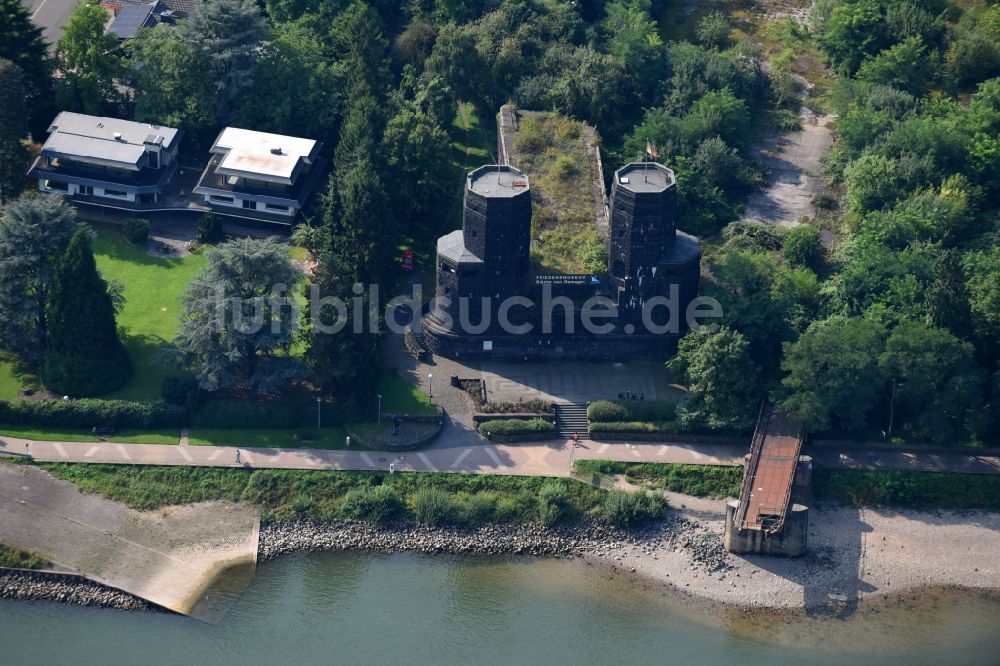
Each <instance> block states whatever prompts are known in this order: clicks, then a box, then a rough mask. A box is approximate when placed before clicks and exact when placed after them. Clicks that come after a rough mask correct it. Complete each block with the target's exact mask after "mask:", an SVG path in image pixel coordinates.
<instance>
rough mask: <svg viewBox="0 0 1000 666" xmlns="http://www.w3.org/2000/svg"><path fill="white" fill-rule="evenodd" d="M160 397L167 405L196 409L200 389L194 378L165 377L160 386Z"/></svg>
mask: <svg viewBox="0 0 1000 666" xmlns="http://www.w3.org/2000/svg"><path fill="white" fill-rule="evenodd" d="M160 397H161V398H163V401H164V402H166V403H167V404H169V405H177V406H179V407H187V408H188V409H191V410H195V409H198V405H199V404H200V403H201V389H199V388H198V380H197V379H195V378H194V377H167V378H166V379H164V380H163V383H162V384H160Z"/></svg>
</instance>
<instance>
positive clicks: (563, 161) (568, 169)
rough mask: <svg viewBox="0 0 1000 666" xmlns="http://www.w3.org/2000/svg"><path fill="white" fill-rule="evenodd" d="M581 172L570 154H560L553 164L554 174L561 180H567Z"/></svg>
mask: <svg viewBox="0 0 1000 666" xmlns="http://www.w3.org/2000/svg"><path fill="white" fill-rule="evenodd" d="M579 172H580V169H579V167H577V165H576V162H574V161H573V158H572V157H570V156H569V155H560V156H559V157H557V158H556V161H555V162H554V163H553V164H552V171H551V173H552V175H553V176H555V177H556V178H558V179H559V180H567V179H569V178H572V177H573V176H575V175H576V174H578V173H579Z"/></svg>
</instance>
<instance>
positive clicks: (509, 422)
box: [479, 418, 556, 435]
mask: <svg viewBox="0 0 1000 666" xmlns="http://www.w3.org/2000/svg"><path fill="white" fill-rule="evenodd" d="M555 430H556V427H555V425H554V424H553V423H551V422H550V421H546V420H545V419H541V418H533V419H495V420H493V421H483V422H482V423H480V424H479V431H480V432H482V433H489V434H492V435H535V434H537V435H549V434H552V433H553V432H555Z"/></svg>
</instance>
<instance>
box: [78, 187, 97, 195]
mask: <svg viewBox="0 0 1000 666" xmlns="http://www.w3.org/2000/svg"><path fill="white" fill-rule="evenodd" d="M78 188H79V191H80V194H85V195H87V196H90V195H92V194H93V193H94V188H93V186H92V185H79V186H78Z"/></svg>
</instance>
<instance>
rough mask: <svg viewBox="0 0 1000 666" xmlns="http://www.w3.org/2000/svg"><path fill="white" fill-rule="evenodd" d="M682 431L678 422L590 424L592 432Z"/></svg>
mask: <svg viewBox="0 0 1000 666" xmlns="http://www.w3.org/2000/svg"><path fill="white" fill-rule="evenodd" d="M679 431H680V426H679V425H678V424H677V422H676V421H608V422H600V421H598V422H597V423H594V422H593V421H591V423H590V432H652V433H656V432H669V433H676V432H679Z"/></svg>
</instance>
